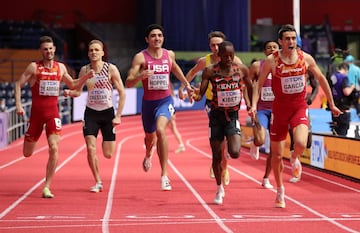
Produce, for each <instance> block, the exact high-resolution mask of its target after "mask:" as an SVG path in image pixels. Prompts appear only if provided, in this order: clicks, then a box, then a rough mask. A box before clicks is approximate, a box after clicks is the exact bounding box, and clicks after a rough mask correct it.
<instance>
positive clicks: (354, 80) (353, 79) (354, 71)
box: [344, 55, 360, 116]
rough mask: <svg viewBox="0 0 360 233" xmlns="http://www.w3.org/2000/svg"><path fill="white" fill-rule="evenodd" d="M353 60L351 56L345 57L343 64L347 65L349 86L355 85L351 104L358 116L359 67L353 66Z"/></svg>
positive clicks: (359, 108) (359, 107)
mask: <svg viewBox="0 0 360 233" xmlns="http://www.w3.org/2000/svg"><path fill="white" fill-rule="evenodd" d="M354 61H355V58H354V57H353V56H352V55H347V56H346V57H345V60H344V62H346V63H347V64H349V73H348V79H349V84H350V85H355V89H354V91H353V92H351V99H352V104H353V105H354V107H355V110H356V113H357V115H358V116H360V104H359V92H360V87H359V84H360V83H359V79H360V67H359V66H357V65H355V63H354Z"/></svg>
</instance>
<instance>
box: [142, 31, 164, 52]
mask: <svg viewBox="0 0 360 233" xmlns="http://www.w3.org/2000/svg"><path fill="white" fill-rule="evenodd" d="M145 40H146V42H147V43H148V45H149V47H152V48H161V47H162V45H163V42H164V35H163V33H162V32H161V30H160V29H154V30H152V31H151V32H150V33H149V35H148V37H146V38H145Z"/></svg>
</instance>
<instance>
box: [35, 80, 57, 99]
mask: <svg viewBox="0 0 360 233" xmlns="http://www.w3.org/2000/svg"><path fill="white" fill-rule="evenodd" d="M59 91H60V82H59V81H56V80H40V83H39V95H43V96H59Z"/></svg>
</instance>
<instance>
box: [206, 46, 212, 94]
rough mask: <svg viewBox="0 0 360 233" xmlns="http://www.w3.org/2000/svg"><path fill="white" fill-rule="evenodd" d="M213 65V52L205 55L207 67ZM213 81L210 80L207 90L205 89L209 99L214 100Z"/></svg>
mask: <svg viewBox="0 0 360 233" xmlns="http://www.w3.org/2000/svg"><path fill="white" fill-rule="evenodd" d="M209 65H211V53H209V54H207V55H206V56H205V67H207V66H209ZM211 87H212V86H211V83H210V82H209V84H208V86H207V88H206V91H205V97H206V99H207V100H212V98H213V94H212V88H211Z"/></svg>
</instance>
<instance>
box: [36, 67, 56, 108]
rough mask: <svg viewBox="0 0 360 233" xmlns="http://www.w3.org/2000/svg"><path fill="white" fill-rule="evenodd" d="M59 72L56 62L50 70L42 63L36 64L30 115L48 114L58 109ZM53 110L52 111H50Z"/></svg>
mask: <svg viewBox="0 0 360 233" xmlns="http://www.w3.org/2000/svg"><path fill="white" fill-rule="evenodd" d="M60 81H61V70H60V65H59V63H58V62H55V61H54V62H53V65H52V67H51V68H47V67H45V66H44V64H43V62H42V61H38V62H36V81H35V83H34V85H32V87H31V94H32V102H33V103H36V104H33V105H32V107H31V108H32V109H31V110H32V113H36V114H40V112H43V113H44V112H46V113H49V112H51V111H56V112H57V109H58V96H59V93H60ZM52 109H53V110H52Z"/></svg>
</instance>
